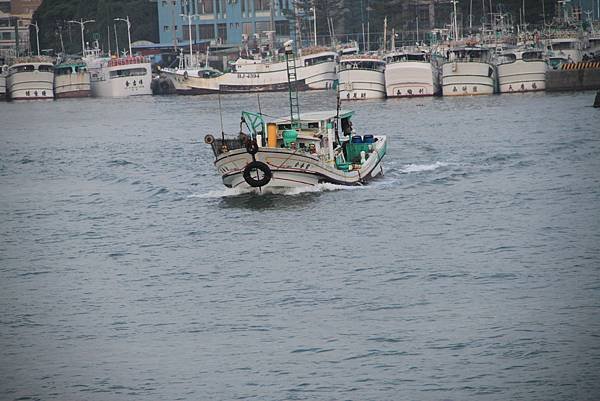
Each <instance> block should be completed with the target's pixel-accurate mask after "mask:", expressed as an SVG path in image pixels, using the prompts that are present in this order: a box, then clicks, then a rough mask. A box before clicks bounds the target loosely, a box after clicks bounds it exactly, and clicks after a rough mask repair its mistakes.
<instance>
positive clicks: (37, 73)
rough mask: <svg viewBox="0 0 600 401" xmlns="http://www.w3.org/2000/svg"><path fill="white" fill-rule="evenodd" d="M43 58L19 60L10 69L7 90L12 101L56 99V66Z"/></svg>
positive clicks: (7, 77)
mask: <svg viewBox="0 0 600 401" xmlns="http://www.w3.org/2000/svg"><path fill="white" fill-rule="evenodd" d="M41 60H43V59H41V58H31V59H22V60H18V61H17V62H16V63H15V64H12V65H11V66H10V67H9V68H8V73H7V76H6V90H7V92H8V97H9V99H12V100H48V99H54V89H53V88H54V66H53V65H52V63H51V62H50V61H41Z"/></svg>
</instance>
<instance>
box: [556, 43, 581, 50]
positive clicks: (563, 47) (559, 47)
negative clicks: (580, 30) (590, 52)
mask: <svg viewBox="0 0 600 401" xmlns="http://www.w3.org/2000/svg"><path fill="white" fill-rule="evenodd" d="M552 48H553V49H554V50H570V49H576V48H577V42H556V43H552Z"/></svg>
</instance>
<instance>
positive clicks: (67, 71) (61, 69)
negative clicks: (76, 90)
mask: <svg viewBox="0 0 600 401" xmlns="http://www.w3.org/2000/svg"><path fill="white" fill-rule="evenodd" d="M72 72H73V69H72V67H71V66H69V67H59V68H56V69H55V70H54V73H55V74H56V75H69V74H71V73H72Z"/></svg>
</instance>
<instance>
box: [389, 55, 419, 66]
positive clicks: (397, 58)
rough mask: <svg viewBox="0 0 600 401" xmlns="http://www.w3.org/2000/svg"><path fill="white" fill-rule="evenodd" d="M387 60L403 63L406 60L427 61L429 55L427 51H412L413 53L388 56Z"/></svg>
mask: <svg viewBox="0 0 600 401" xmlns="http://www.w3.org/2000/svg"><path fill="white" fill-rule="evenodd" d="M385 61H386V62H387V63H388V64H390V63H401V62H405V61H427V56H426V55H425V53H422V54H419V53H411V54H395V55H393V56H388V57H387V58H386V59H385Z"/></svg>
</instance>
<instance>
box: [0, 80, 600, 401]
mask: <svg viewBox="0 0 600 401" xmlns="http://www.w3.org/2000/svg"><path fill="white" fill-rule="evenodd" d="M592 102H593V93H590V92H584V93H568V94H544V93H542V94H530V95H529V94H527V95H512V96H506V95H503V96H487V97H473V98H457V99H419V100H410V101H406V100H398V101H396V100H388V101H374V102H365V103H350V104H347V105H345V106H346V107H349V108H353V109H355V110H356V111H357V115H356V117H355V119H354V120H355V123H354V126H355V127H356V128H357V129H358V130H365V131H366V132H368V133H377V134H380V133H385V134H387V135H389V140H390V145H389V148H388V155H387V156H386V159H385V160H384V162H385V164H384V167H385V177H384V178H382V179H380V180H378V181H375V182H373V183H372V185H368V186H365V187H360V188H351V189H343V188H339V187H335V186H322V187H319V188H317V189H313V190H305V191H302V190H300V191H298V190H296V191H289V192H284V193H276V194H273V193H267V194H262V195H256V194H248V193H237V192H235V191H232V190H227V189H225V188H224V187H223V186H222V183H221V181H220V177H219V176H217V174H216V172H215V171H214V170H213V165H212V154H211V152H210V149H209V148H208V147H207V146H206V145H205V144H204V143H202V138H203V137H204V135H205V134H207V133H213V134H219V133H220V122H219V113H218V102H217V98H216V97H213V96H206V97H147V98H138V99H124V100H108V99H89V100H76V101H68V100H65V101H56V102H50V103H6V104H0V188H1V191H0V306H1V308H0V400H2V401H3V400H66V401H68V400H94V401H95V400H98V401H110V400H233V399H256V400H454V401H459V400H598V399H600V374H599V372H600V129H599V127H600V110H595V109H593V108H591V107H589V106H590V105H591V104H592ZM222 103H223V109H224V112H223V118H224V122H225V130H226V132H228V133H230V134H235V133H236V132H237V130H238V129H239V115H240V110H241V109H246V110H250V111H255V110H256V109H257V108H258V106H257V97H256V96H252V95H248V96H223V97H222ZM260 103H261V109H262V111H263V112H264V113H266V114H269V115H282V114H285V113H286V104H287V94H263V95H261V97H260ZM301 106H302V110H319V109H321V108H327V109H331V108H334V107H335V97H334V95H333V94H331V93H326V92H311V93H304V94H302V95H301ZM363 132H364V131H363Z"/></svg>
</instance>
